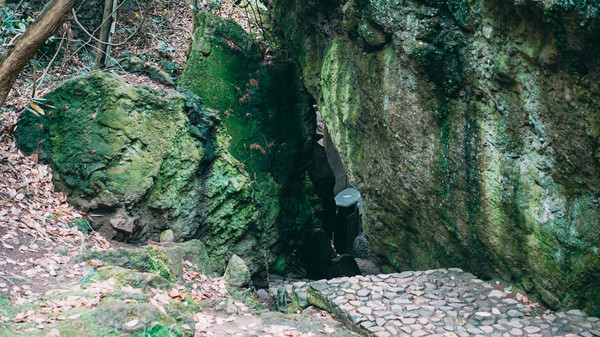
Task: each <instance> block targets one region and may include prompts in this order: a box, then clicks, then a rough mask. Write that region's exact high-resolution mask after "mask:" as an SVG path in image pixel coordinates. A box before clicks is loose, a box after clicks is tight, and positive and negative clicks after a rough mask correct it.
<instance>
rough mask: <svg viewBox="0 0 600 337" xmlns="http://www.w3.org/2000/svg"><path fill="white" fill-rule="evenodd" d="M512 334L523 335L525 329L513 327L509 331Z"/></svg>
mask: <svg viewBox="0 0 600 337" xmlns="http://www.w3.org/2000/svg"><path fill="white" fill-rule="evenodd" d="M509 333H510V334H511V335H512V336H523V331H521V330H519V329H517V328H512V329H510V332H509Z"/></svg>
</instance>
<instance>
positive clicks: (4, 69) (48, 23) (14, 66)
mask: <svg viewBox="0 0 600 337" xmlns="http://www.w3.org/2000/svg"><path fill="white" fill-rule="evenodd" d="M76 2H77V0H52V1H51V2H50V3H48V4H47V5H46V7H44V9H43V10H42V12H41V13H40V15H39V16H38V17H37V19H36V20H35V21H34V22H33V23H32V24H31V25H29V27H27V29H26V30H25V33H24V34H23V36H21V37H20V38H19V39H17V41H16V42H15V45H14V46H13V47H11V48H10V49H9V50H8V51H6V53H5V54H4V55H3V57H2V60H0V107H1V106H2V105H3V104H4V101H5V100H6V97H8V93H9V92H10V90H11V89H12V86H13V84H14V83H15V81H16V80H17V76H18V75H19V73H20V72H21V70H23V68H24V67H25V65H27V62H29V60H30V59H31V58H32V57H33V55H35V53H36V51H37V50H38V49H39V48H40V47H41V46H42V45H43V44H44V43H45V42H46V40H48V38H49V37H50V36H52V33H53V32H54V30H56V28H58V27H59V26H60V25H61V24H62V23H63V22H65V21H67V20H68V14H69V11H70V10H71V9H72V8H73V6H75V3H76Z"/></svg>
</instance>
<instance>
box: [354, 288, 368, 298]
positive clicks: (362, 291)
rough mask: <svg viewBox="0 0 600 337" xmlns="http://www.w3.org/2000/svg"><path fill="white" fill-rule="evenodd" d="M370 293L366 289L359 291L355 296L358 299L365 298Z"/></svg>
mask: <svg viewBox="0 0 600 337" xmlns="http://www.w3.org/2000/svg"><path fill="white" fill-rule="evenodd" d="M370 292H371V291H370V290H368V289H361V290H359V291H358V292H357V293H356V295H358V296H359V297H367V296H369V293H370Z"/></svg>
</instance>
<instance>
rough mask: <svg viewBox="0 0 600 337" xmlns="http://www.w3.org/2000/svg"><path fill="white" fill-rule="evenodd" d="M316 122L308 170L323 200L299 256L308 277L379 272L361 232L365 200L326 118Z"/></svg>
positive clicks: (318, 116) (317, 192)
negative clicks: (337, 146)
mask: <svg viewBox="0 0 600 337" xmlns="http://www.w3.org/2000/svg"><path fill="white" fill-rule="evenodd" d="M315 114H316V121H317V129H316V134H317V135H316V136H317V137H316V142H315V143H314V147H313V148H314V155H313V162H312V165H311V166H310V168H309V170H308V175H309V177H310V180H311V183H312V184H311V186H312V187H314V189H315V192H316V194H317V195H318V197H319V200H320V205H321V206H320V207H318V208H319V211H318V212H316V213H315V215H316V216H317V217H318V218H319V219H320V221H319V222H320V224H321V226H320V227H319V228H317V229H311V230H309V231H307V232H306V233H305V235H304V239H303V244H302V248H301V251H300V259H301V260H302V261H303V264H304V266H305V270H306V272H307V276H308V277H309V278H314V279H320V278H332V277H339V276H354V275H360V274H363V275H367V274H378V273H380V271H379V270H378V268H377V267H376V266H375V265H374V264H373V262H372V261H371V260H370V256H369V250H368V243H367V240H366V238H365V236H364V235H363V234H362V199H361V196H360V193H359V191H358V190H357V189H355V188H354V187H353V186H352V185H351V184H350V182H349V179H348V174H347V173H346V169H345V167H344V164H343V162H342V159H341V157H340V154H339V152H338V150H337V148H336V147H335V146H334V144H333V142H332V139H331V136H330V135H329V133H328V131H327V128H326V126H325V123H324V121H323V119H322V118H321V116H320V114H319V111H318V109H317V107H316V106H315Z"/></svg>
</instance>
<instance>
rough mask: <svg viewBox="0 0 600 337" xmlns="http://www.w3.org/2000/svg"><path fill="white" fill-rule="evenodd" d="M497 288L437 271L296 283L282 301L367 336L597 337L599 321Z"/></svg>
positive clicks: (460, 273)
mask: <svg viewBox="0 0 600 337" xmlns="http://www.w3.org/2000/svg"><path fill="white" fill-rule="evenodd" d="M285 288H287V289H285ZM498 288H499V287H494V285H493V283H490V282H484V281H482V280H480V279H477V278H476V277H475V276H474V275H473V274H470V273H466V272H463V271H462V270H460V269H437V270H429V271H424V272H402V273H397V274H385V275H384V274H380V275H369V276H355V277H343V278H336V279H331V280H321V281H314V282H310V283H305V282H296V283H293V284H288V285H287V286H286V287H283V288H280V291H279V295H280V297H281V294H282V291H283V292H284V293H286V294H287V296H289V297H293V299H292V300H291V301H289V302H291V303H296V304H298V305H299V306H300V308H302V307H304V306H306V305H308V304H312V305H314V306H317V307H320V308H322V309H325V310H327V311H329V312H331V313H333V314H334V316H335V317H336V318H338V319H340V320H342V321H343V322H345V324H346V325H347V326H348V327H350V328H353V329H354V330H356V331H357V332H359V333H361V334H363V335H366V336H382V337H383V336H417V337H420V336H448V337H453V336H461V337H462V336H497V337H512V336H528V337H538V336H540V337H541V336H544V337H546V336H548V337H554V336H567V337H575V336H581V337H598V336H600V319H598V318H596V317H588V316H587V315H586V314H585V313H583V312H582V311H580V310H571V311H568V312H557V313H552V312H541V311H542V309H540V307H539V306H538V304H537V303H535V302H532V301H529V300H528V299H527V298H525V297H522V296H520V295H516V294H514V293H511V292H510V291H502V290H499V289H498ZM280 300H281V298H280Z"/></svg>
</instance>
